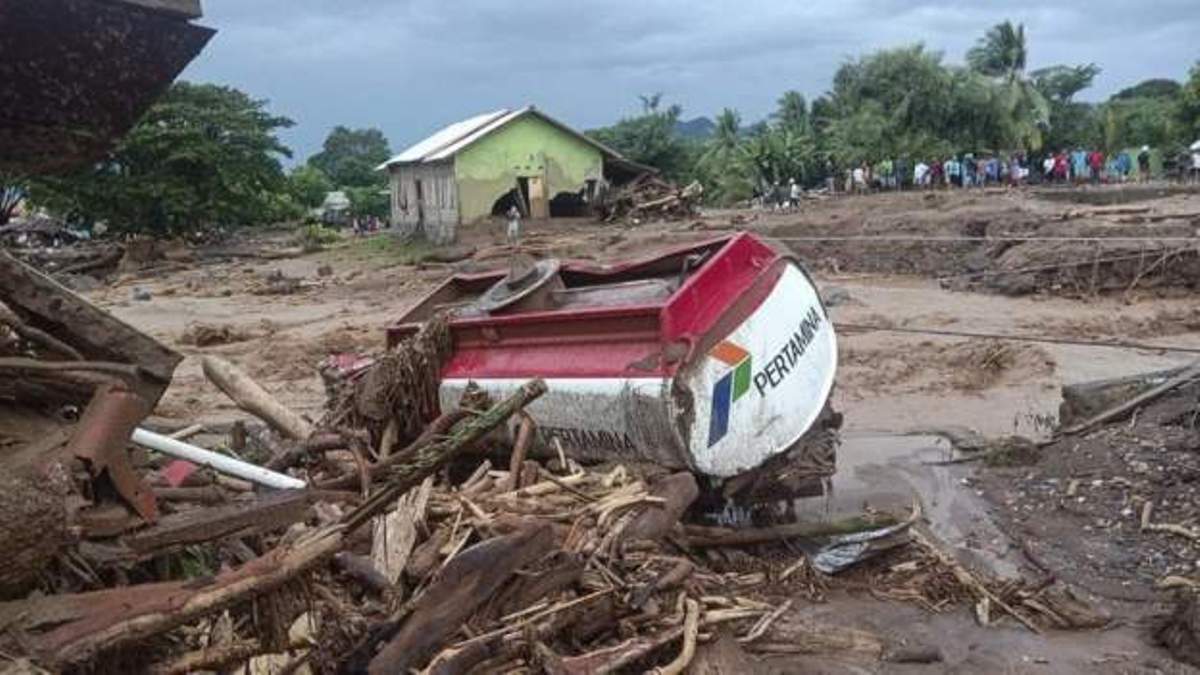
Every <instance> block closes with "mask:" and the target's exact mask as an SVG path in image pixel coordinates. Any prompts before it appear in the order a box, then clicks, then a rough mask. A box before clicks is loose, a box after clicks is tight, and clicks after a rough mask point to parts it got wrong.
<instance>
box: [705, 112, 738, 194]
mask: <svg viewBox="0 0 1200 675" xmlns="http://www.w3.org/2000/svg"><path fill="white" fill-rule="evenodd" d="M741 145H742V117H741V115H739V114H738V112H737V111H736V110H733V109H730V108H726V109H724V110H722V111H721V114H720V115H717V120H716V129H714V130H713V136H712V138H710V139H709V140H708V143H707V145H706V147H705V149H704V154H703V155H701V156H700V166H701V167H702V168H703V169H704V170H705V171H707V172H708V174H709V175H710V176H712V178H711V182H712V183H713V184H714V188H715V190H714V191H715V193H716V195H717V198H718V199H720V200H729V199H737V198H740V197H741V196H742V195H743V193H745V192H747V191H748V190H749V185H748V184H747V182H746V180H745V178H744V175H743V171H742V166H741V162H740V151H741Z"/></svg>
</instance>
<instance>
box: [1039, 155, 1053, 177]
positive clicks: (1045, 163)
mask: <svg viewBox="0 0 1200 675" xmlns="http://www.w3.org/2000/svg"><path fill="white" fill-rule="evenodd" d="M1042 180H1043V181H1045V182H1047V183H1053V182H1054V153H1053V152H1052V153H1050V154H1048V155H1046V159H1043V160H1042Z"/></svg>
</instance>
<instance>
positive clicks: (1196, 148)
mask: <svg viewBox="0 0 1200 675" xmlns="http://www.w3.org/2000/svg"><path fill="white" fill-rule="evenodd" d="M1188 180H1189V182H1190V183H1191V184H1192V185H1197V184H1200V140H1197V141H1196V142H1195V143H1192V169H1191V171H1190V172H1189V176H1188Z"/></svg>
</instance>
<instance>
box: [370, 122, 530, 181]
mask: <svg viewBox="0 0 1200 675" xmlns="http://www.w3.org/2000/svg"><path fill="white" fill-rule="evenodd" d="M510 112H511V111H510V110H508V109H504V110H497V111H494V112H490V113H485V114H483V115H476V116H475V117H471V118H469V119H465V120H463V121H461V122H455V123H454V124H451V125H450V126H448V127H445V128H443V129H441V130H439V131H437V132H436V133H434V134H433V135H432V136H430V137H428V138H426V139H425V140H423V141H421V142H420V143H417V144H416V145H413V146H411V147H410V148H408V149H407V150H405V151H404V152H401V153H400V154H398V155H396V156H395V157H392V158H391V159H389V160H388V161H386V162H384V163H383V164H380V165H379V167H378V168H379V169H385V168H387V167H388V166H389V165H391V164H411V163H416V162H424V161H428V160H429V158H430V155H432V154H433V153H435V152H437V151H438V150H440V149H442V148H444V147H446V146H447V145H450V144H452V143H454V142H455V141H458V140H461V139H462V138H463V137H464V136H468V135H470V134H471V133H472V132H474V131H476V130H478V129H479V128H480V127H482V126H484V125H486V124H488V123H489V122H492V121H494V120H496V119H498V118H501V117H504V116H506V115H508V114H509V113H510Z"/></svg>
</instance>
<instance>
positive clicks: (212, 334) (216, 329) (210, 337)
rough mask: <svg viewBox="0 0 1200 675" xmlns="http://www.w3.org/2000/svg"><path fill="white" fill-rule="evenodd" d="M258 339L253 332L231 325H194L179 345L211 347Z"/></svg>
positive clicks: (180, 339) (182, 335)
mask: <svg viewBox="0 0 1200 675" xmlns="http://www.w3.org/2000/svg"><path fill="white" fill-rule="evenodd" d="M255 337H257V336H256V335H255V334H254V333H253V332H251V331H248V330H246V329H244V328H239V327H237V326H231V325H229V324H221V325H216V324H209V323H193V324H190V325H188V327H187V329H186V330H184V331H183V333H181V334H180V335H179V344H184V345H191V346H194V347H211V346H214V345H227V344H232V343H234V342H244V341H246V340H252V339H254V338H255Z"/></svg>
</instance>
